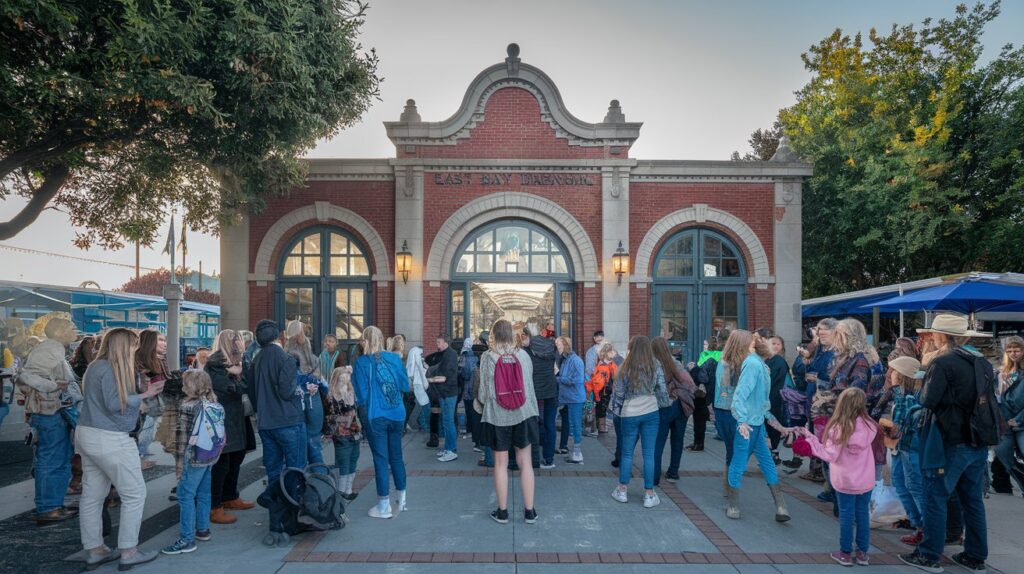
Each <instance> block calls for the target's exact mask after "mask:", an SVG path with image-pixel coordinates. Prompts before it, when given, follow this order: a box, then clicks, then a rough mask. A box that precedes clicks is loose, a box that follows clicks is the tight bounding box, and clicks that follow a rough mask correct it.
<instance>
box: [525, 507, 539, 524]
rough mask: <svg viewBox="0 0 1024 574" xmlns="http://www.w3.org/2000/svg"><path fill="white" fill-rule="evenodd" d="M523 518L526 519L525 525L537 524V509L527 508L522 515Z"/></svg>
mask: <svg viewBox="0 0 1024 574" xmlns="http://www.w3.org/2000/svg"><path fill="white" fill-rule="evenodd" d="M523 517H524V518H526V523H527V524H533V523H534V522H537V509H535V508H527V509H526V512H524V513H523Z"/></svg>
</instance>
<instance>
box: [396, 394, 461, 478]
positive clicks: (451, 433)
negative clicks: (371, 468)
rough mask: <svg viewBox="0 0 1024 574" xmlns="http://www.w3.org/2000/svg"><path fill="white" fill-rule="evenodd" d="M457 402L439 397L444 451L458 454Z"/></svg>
mask: <svg viewBox="0 0 1024 574" xmlns="http://www.w3.org/2000/svg"><path fill="white" fill-rule="evenodd" d="M458 400H459V397H441V431H442V433H443V434H444V449H445V450H450V451H452V452H459V440H458V439H459V435H458V433H457V432H456V430H455V403H456V402H457V401H458ZM399 490H401V489H399Z"/></svg>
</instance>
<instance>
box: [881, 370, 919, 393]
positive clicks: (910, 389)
mask: <svg viewBox="0 0 1024 574" xmlns="http://www.w3.org/2000/svg"><path fill="white" fill-rule="evenodd" d="M890 370H891V371H892V373H891V374H890V375H889V376H890V377H892V384H893V385H899V387H900V389H902V390H903V394H905V395H906V394H914V393H917V391H920V390H921V387H923V386H924V379H918V378H916V377H908V376H906V375H904V374H903V373H901V372H899V371H897V370H895V369H892V368H890Z"/></svg>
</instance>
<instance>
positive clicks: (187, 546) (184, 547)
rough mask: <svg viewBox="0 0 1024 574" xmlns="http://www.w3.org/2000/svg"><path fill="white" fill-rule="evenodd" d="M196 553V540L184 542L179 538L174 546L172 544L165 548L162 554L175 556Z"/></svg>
mask: <svg viewBox="0 0 1024 574" xmlns="http://www.w3.org/2000/svg"><path fill="white" fill-rule="evenodd" d="M195 551H196V543H195V541H194V540H189V541H187V542H186V541H184V540H182V539H180V538H179V539H178V540H176V541H175V542H174V544H171V545H170V546H168V547H166V548H164V549H163V550H161V551H160V552H162V553H164V554H171V555H174V554H188V553H189V552H195Z"/></svg>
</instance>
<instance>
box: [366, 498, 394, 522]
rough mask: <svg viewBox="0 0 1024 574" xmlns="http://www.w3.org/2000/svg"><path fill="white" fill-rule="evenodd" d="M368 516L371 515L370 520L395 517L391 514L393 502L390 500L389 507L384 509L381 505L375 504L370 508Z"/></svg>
mask: <svg viewBox="0 0 1024 574" xmlns="http://www.w3.org/2000/svg"><path fill="white" fill-rule="evenodd" d="M367 514H369V515H370V518H391V517H392V516H394V515H393V514H391V501H390V500H389V501H388V505H387V506H385V507H384V508H383V509H382V508H381V506H380V503H377V504H374V505H373V506H371V507H370V512H368V513H367Z"/></svg>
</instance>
